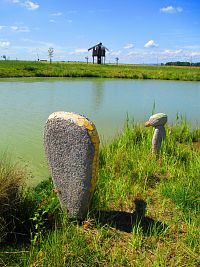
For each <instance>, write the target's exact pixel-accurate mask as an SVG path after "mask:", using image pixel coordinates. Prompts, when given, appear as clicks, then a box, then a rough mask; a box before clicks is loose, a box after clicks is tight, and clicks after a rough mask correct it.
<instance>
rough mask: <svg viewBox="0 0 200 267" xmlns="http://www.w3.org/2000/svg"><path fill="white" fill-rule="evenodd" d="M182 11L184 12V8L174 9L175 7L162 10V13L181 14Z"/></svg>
mask: <svg viewBox="0 0 200 267" xmlns="http://www.w3.org/2000/svg"><path fill="white" fill-rule="evenodd" d="M182 11H183V8H182V7H173V6H167V7H163V8H161V9H160V12H162V13H169V14H174V13H180V12H182Z"/></svg>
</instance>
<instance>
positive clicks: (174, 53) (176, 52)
mask: <svg viewBox="0 0 200 267" xmlns="http://www.w3.org/2000/svg"><path fill="white" fill-rule="evenodd" d="M182 52H183V50H182V49H178V50H169V49H166V50H164V52H163V54H164V55H171V56H172V55H178V54H181V53H182Z"/></svg>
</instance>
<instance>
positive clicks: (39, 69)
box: [0, 60, 200, 81]
mask: <svg viewBox="0 0 200 267" xmlns="http://www.w3.org/2000/svg"><path fill="white" fill-rule="evenodd" d="M10 77H61V78H62V77H75V78H76V77H91V78H93V77H99V78H124V79H160V80H183V81H199V80H200V71H199V68H191V67H184V68H180V67H173V66H147V65H125V64H121V65H110V64H109V65H107V64H106V65H99V64H86V63H70V62H64V63H63V62H62V63H61V62H59V63H58V62H54V63H52V64H49V63H48V62H46V63H45V62H33V61H10V60H8V61H2V60H0V78H10Z"/></svg>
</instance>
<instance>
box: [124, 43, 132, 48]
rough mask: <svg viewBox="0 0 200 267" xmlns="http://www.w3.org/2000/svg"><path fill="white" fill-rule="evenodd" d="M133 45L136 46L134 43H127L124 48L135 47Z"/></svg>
mask: <svg viewBox="0 0 200 267" xmlns="http://www.w3.org/2000/svg"><path fill="white" fill-rule="evenodd" d="M133 47H134V45H133V44H126V45H125V46H124V49H131V48H133Z"/></svg>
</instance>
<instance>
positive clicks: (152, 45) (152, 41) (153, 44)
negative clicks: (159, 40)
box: [144, 40, 158, 48]
mask: <svg viewBox="0 0 200 267" xmlns="http://www.w3.org/2000/svg"><path fill="white" fill-rule="evenodd" d="M144 47H145V48H150V47H158V44H156V43H155V42H154V40H149V41H148V42H147V43H146V44H145V45H144Z"/></svg>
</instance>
